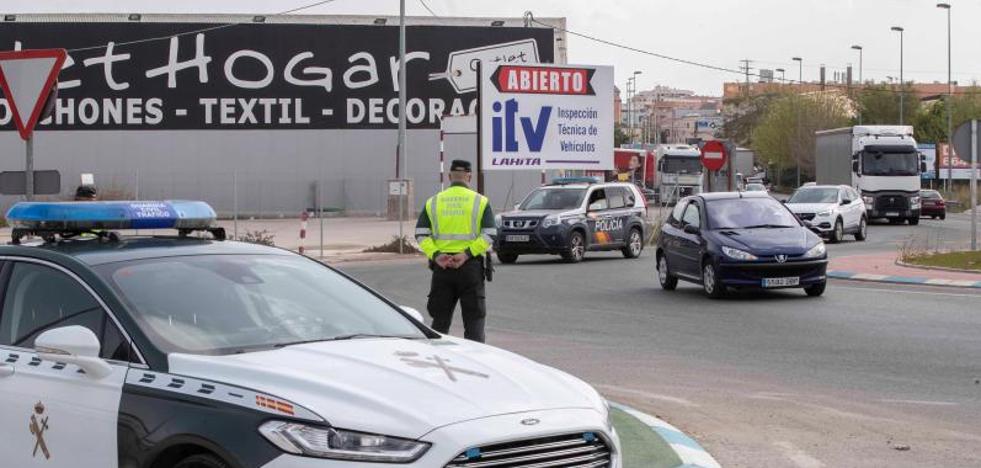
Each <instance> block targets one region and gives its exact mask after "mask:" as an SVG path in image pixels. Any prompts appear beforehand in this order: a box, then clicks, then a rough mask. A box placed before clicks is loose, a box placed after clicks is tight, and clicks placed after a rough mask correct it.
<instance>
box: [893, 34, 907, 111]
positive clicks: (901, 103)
mask: <svg viewBox="0 0 981 468" xmlns="http://www.w3.org/2000/svg"><path fill="white" fill-rule="evenodd" d="M892 30H893V31H896V32H898V33H899V125H902V124H903V107H905V102H906V90H905V89H904V88H903V87H904V86H905V85H906V83H905V82H904V81H903V31H904V29H903V28H902V27H900V26H893V27H892Z"/></svg>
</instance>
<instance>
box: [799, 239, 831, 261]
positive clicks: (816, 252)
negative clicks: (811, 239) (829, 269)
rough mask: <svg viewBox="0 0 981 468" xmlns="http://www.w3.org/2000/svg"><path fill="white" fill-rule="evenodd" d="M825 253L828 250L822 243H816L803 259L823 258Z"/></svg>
mask: <svg viewBox="0 0 981 468" xmlns="http://www.w3.org/2000/svg"><path fill="white" fill-rule="evenodd" d="M827 251H828V249H827V248H826V247H825V246H824V242H818V244H817V245H815V246H814V247H811V250H808V251H807V253H805V254H804V258H818V257H823V256H824V254H825V253H827Z"/></svg>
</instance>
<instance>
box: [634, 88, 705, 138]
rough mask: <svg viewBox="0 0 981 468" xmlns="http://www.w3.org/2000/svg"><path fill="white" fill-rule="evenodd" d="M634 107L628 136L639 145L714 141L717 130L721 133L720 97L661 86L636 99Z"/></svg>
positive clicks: (640, 93)
mask: <svg viewBox="0 0 981 468" xmlns="http://www.w3.org/2000/svg"><path fill="white" fill-rule="evenodd" d="M631 107H632V108H633V109H634V112H633V113H632V114H633V115H632V117H633V118H631V119H629V120H628V121H629V122H631V123H632V124H633V125H632V126H631V127H629V130H628V134H632V135H633V136H634V138H635V139H636V140H638V141H646V142H648V143H653V142H655V141H656V142H658V143H684V142H686V141H687V139H688V138H692V137H702V138H703V139H711V138H712V137H714V136H715V130H714V129H716V128H717V129H720V130H721V111H722V98H721V97H718V96H700V95H697V94H695V92H694V91H690V90H686V89H679V88H672V87H670V86H662V85H658V86H656V87H655V88H654V89H651V90H646V91H640V92H638V93H637V95H635V96H633V98H632V99H631ZM699 121H701V122H702V124H701V126H700V127H699V125H698V122H699ZM696 127H698V128H699V131H696Z"/></svg>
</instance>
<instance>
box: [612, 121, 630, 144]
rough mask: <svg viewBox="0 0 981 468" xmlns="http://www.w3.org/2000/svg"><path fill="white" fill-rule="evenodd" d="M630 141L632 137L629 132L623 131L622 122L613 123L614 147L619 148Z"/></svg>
mask: <svg viewBox="0 0 981 468" xmlns="http://www.w3.org/2000/svg"><path fill="white" fill-rule="evenodd" d="M629 142H630V137H629V136H627V133H626V132H624V131H623V127H621V126H620V124H614V125H613V147H614V148H619V147H620V145H623V144H625V143H629Z"/></svg>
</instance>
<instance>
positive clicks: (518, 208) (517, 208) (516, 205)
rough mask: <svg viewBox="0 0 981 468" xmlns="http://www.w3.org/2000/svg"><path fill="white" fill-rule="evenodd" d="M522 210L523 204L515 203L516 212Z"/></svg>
mask: <svg viewBox="0 0 981 468" xmlns="http://www.w3.org/2000/svg"><path fill="white" fill-rule="evenodd" d="M520 209H521V203H515V204H514V211H518V210H520Z"/></svg>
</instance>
